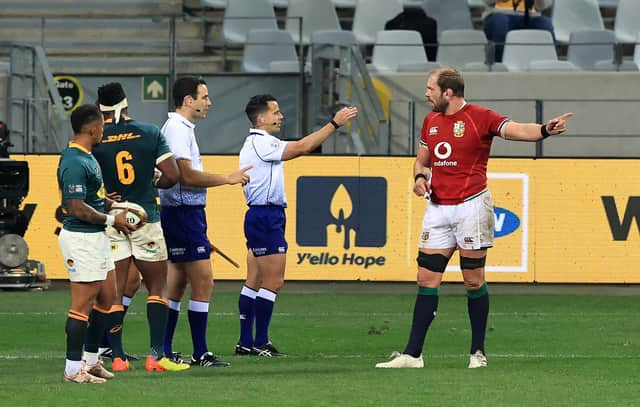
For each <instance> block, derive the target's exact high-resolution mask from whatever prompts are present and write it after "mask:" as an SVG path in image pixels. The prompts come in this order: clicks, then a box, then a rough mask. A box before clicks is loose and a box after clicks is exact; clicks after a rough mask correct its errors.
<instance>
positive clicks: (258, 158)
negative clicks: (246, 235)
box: [240, 129, 287, 207]
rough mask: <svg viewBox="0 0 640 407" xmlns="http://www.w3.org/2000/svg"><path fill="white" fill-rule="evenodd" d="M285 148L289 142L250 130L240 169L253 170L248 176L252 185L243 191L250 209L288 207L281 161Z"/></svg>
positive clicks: (259, 131) (260, 131)
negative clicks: (271, 206) (266, 206)
mask: <svg viewBox="0 0 640 407" xmlns="http://www.w3.org/2000/svg"><path fill="white" fill-rule="evenodd" d="M286 146H287V142H286V141H282V140H280V139H278V138H276V137H274V136H272V135H271V134H269V133H267V132H266V131H264V130H258V129H249V136H248V137H247V139H246V140H245V141H244V145H243V146H242V149H241V150H240V168H243V167H246V166H247V165H252V166H253V168H251V169H250V170H249V171H248V172H247V174H249V178H250V181H249V183H248V184H247V185H245V186H244V188H243V189H244V196H245V197H246V201H247V205H250V206H253V205H277V206H282V207H286V206H287V197H286V196H285V193H284V162H283V161H282V154H283V153H284V149H285V147H286Z"/></svg>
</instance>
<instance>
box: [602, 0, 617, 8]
mask: <svg viewBox="0 0 640 407" xmlns="http://www.w3.org/2000/svg"><path fill="white" fill-rule="evenodd" d="M618 1H619V0H598V5H599V6H600V8H616V7H618Z"/></svg>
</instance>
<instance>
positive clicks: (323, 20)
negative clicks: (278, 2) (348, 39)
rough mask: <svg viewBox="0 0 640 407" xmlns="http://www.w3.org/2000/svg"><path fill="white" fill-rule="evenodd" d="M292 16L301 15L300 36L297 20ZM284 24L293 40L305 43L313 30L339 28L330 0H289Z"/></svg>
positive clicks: (308, 40) (309, 39) (309, 38)
mask: <svg viewBox="0 0 640 407" xmlns="http://www.w3.org/2000/svg"><path fill="white" fill-rule="evenodd" d="M292 17H302V21H303V24H302V38H300V24H299V21H298V20H297V19H296V18H292ZM285 26H286V30H287V31H289V33H290V34H291V37H292V38H293V40H294V42H296V43H297V42H300V40H302V43H303V44H305V45H307V44H309V42H310V41H311V33H312V32H314V31H318V30H340V29H341V28H340V22H339V21H338V15H337V13H336V9H335V7H334V6H333V4H332V3H331V0H313V1H307V0H289V7H288V8H287V21H286V24H285Z"/></svg>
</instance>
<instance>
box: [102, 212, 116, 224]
mask: <svg viewBox="0 0 640 407" xmlns="http://www.w3.org/2000/svg"><path fill="white" fill-rule="evenodd" d="M105 216H106V217H105V219H104V224H105V225H107V226H113V225H114V224H115V223H116V217H115V216H113V215H109V214H105Z"/></svg>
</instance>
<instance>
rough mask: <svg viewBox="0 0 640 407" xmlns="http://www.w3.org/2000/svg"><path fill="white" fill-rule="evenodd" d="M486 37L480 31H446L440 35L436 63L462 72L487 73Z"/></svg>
mask: <svg viewBox="0 0 640 407" xmlns="http://www.w3.org/2000/svg"><path fill="white" fill-rule="evenodd" d="M487 43H488V42H487V37H486V36H485V35H484V32H483V31H480V30H446V31H443V32H442V33H441V34H440V40H439V46H438V57H437V61H438V63H439V64H440V65H451V66H455V67H457V68H458V69H460V70H462V71H488V70H489V66H488V65H487V64H486V63H485V61H486V50H487Z"/></svg>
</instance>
